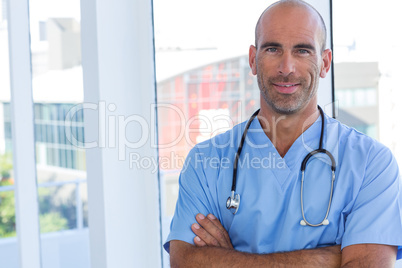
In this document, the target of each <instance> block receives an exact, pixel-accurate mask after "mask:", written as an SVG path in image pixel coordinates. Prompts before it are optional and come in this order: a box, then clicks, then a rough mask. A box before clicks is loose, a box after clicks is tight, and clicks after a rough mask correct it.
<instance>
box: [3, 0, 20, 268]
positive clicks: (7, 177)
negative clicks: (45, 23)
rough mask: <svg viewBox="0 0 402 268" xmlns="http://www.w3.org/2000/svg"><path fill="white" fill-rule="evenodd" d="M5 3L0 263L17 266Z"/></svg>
mask: <svg viewBox="0 0 402 268" xmlns="http://www.w3.org/2000/svg"><path fill="white" fill-rule="evenodd" d="M6 3H7V1H5V0H0V59H1V60H0V260H1V261H0V263H1V266H2V267H3V266H4V267H19V253H18V241H17V237H16V235H17V234H16V222H15V199H14V178H13V159H12V157H13V156H12V136H11V110H10V70H9V49H8V30H7V6H6Z"/></svg>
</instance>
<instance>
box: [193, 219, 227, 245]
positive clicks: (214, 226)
mask: <svg viewBox="0 0 402 268" xmlns="http://www.w3.org/2000/svg"><path fill="white" fill-rule="evenodd" d="M196 220H197V222H198V223H199V224H200V225H201V227H202V228H203V229H204V230H205V231H206V233H207V234H208V235H206V234H205V235H206V239H208V240H205V239H204V237H203V236H200V238H201V239H202V240H204V241H205V242H206V243H207V245H210V244H209V241H211V242H213V243H214V242H215V241H214V240H217V242H218V246H221V247H224V248H233V246H232V243H231V242H230V239H229V236H228V235H227V232H226V230H225V229H224V228H223V226H222V225H221V224H220V222H219V220H217V219H214V220H216V221H217V222H218V223H214V222H212V220H211V219H210V218H208V217H205V216H204V215H202V214H197V216H196ZM203 235H204V234H203ZM209 236H211V237H212V238H214V239H211V238H210V237H209Z"/></svg>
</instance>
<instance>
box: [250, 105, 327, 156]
mask: <svg viewBox="0 0 402 268" xmlns="http://www.w3.org/2000/svg"><path fill="white" fill-rule="evenodd" d="M264 108H265V109H264ZM319 115H320V112H319V110H318V109H317V105H309V106H308V107H306V108H305V109H303V110H302V111H299V112H297V113H296V114H291V115H283V114H278V113H275V112H274V111H272V110H271V109H267V108H266V107H264V106H263V105H261V110H260V113H259V114H258V120H259V121H260V124H261V126H262V128H263V129H264V132H265V134H266V135H267V136H268V138H269V139H270V140H271V142H272V144H273V145H274V146H275V148H276V150H277V151H278V153H279V154H280V155H281V157H284V156H285V155H286V153H287V152H288V150H289V149H290V147H291V146H292V144H293V143H294V142H295V141H296V139H297V138H298V137H299V136H300V135H301V134H302V133H303V132H304V131H306V130H307V129H308V128H309V127H310V126H311V125H312V124H313V123H314V122H315V121H316V120H317V118H318V117H319Z"/></svg>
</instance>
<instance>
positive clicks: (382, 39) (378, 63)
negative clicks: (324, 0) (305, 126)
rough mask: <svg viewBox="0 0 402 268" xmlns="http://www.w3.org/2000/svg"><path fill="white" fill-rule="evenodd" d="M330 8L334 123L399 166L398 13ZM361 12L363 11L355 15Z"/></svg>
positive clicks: (353, 5)
mask: <svg viewBox="0 0 402 268" xmlns="http://www.w3.org/2000/svg"><path fill="white" fill-rule="evenodd" d="M332 3H333V25H334V26H333V27H334V32H333V34H334V52H335V53H334V61H335V66H334V68H335V96H336V101H337V103H338V104H339V106H338V108H339V109H338V119H339V120H340V121H342V122H343V123H344V124H346V125H348V126H351V127H354V128H356V129H357V130H358V131H361V132H363V133H365V134H367V135H369V136H371V137H373V138H375V139H377V140H379V141H380V142H381V143H383V144H385V145H386V146H387V147H388V148H390V149H391V151H392V152H393V154H394V156H395V157H396V160H397V162H398V164H399V167H401V166H402V121H401V119H400V118H401V115H402V105H401V100H402V91H401V89H400V74H401V71H402V69H401V65H400V64H399V63H400V61H401V59H402V58H401V56H400V54H399V53H398V51H400V50H401V49H402V42H401V37H400V35H398V34H395V33H396V32H398V31H400V25H402V20H401V16H400V15H399V9H398V8H396V2H395V1H392V0H384V1H382V2H381V3H380V2H379V1H364V0H355V1H347V0H338V1H332ZM362 7H363V10H364V12H358V13H356V12H355V10H356V9H357V8H359V9H361V8H362ZM396 217H397V216H396ZM395 267H402V261H401V260H399V261H397V264H396V266H395Z"/></svg>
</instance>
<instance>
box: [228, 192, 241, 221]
mask: <svg viewBox="0 0 402 268" xmlns="http://www.w3.org/2000/svg"><path fill="white" fill-rule="evenodd" d="M239 206H240V195H239V194H235V193H234V191H232V194H231V196H229V197H228V199H227V200H226V208H227V209H229V210H230V211H232V213H233V215H234V214H236V213H237V210H239Z"/></svg>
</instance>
